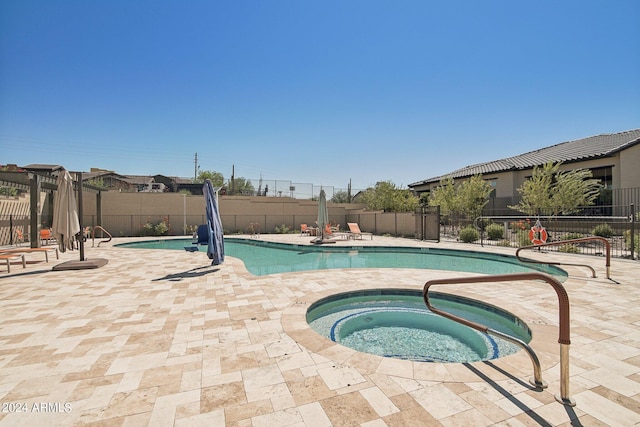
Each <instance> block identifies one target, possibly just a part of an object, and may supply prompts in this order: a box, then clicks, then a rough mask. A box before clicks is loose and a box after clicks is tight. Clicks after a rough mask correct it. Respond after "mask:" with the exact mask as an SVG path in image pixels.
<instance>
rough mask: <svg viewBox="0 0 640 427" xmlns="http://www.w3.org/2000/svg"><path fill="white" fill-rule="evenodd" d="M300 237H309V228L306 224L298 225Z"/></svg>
mask: <svg viewBox="0 0 640 427" xmlns="http://www.w3.org/2000/svg"><path fill="white" fill-rule="evenodd" d="M300 235H301V236H309V235H310V234H309V226H308V225H307V224H300Z"/></svg>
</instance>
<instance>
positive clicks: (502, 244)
mask: <svg viewBox="0 0 640 427" xmlns="http://www.w3.org/2000/svg"><path fill="white" fill-rule="evenodd" d="M497 246H504V247H506V248H509V247H511V242H510V241H509V240H507V239H504V240H500V241H499V242H498V244H497Z"/></svg>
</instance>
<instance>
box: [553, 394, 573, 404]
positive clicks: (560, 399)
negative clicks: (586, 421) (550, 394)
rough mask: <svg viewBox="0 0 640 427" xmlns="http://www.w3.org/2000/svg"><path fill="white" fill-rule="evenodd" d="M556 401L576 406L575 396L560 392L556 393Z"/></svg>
mask: <svg viewBox="0 0 640 427" xmlns="http://www.w3.org/2000/svg"><path fill="white" fill-rule="evenodd" d="M555 398H556V402H558V403H562V404H563V405H565V406H576V400H575V399H574V398H573V397H566V398H564V397H562V396H560V395H559V394H556V395H555Z"/></svg>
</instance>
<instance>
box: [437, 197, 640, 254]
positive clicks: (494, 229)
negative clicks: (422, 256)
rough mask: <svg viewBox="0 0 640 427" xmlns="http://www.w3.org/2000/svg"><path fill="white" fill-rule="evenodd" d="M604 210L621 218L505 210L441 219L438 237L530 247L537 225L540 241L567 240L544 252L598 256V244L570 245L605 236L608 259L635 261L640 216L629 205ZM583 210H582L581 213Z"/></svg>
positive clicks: (638, 250)
mask: <svg viewBox="0 0 640 427" xmlns="http://www.w3.org/2000/svg"><path fill="white" fill-rule="evenodd" d="M603 208H604V209H605V210H606V211H610V212H618V213H621V215H619V216H612V215H611V216H608V215H570V216H530V215H524V214H519V215H513V214H512V215H502V214H503V213H504V211H500V210H496V211H493V212H492V213H491V214H487V213H485V212H483V215H482V216H480V217H477V218H468V217H461V216H450V217H448V218H442V219H441V221H442V227H441V232H440V237H441V239H442V240H446V241H460V242H465V243H473V244H477V245H480V246H502V247H513V248H519V247H523V246H530V245H532V244H533V242H532V240H534V239H533V238H532V237H533V236H532V234H534V233H535V232H536V231H537V228H536V225H539V226H540V227H542V228H544V234H545V236H544V237H545V239H543V240H545V241H547V242H559V241H568V242H567V243H566V244H563V245H558V246H548V247H545V248H544V250H545V251H557V252H564V253H579V254H584V255H596V256H600V255H603V254H604V251H605V248H604V245H603V244H602V243H601V242H597V241H594V242H576V243H571V242H570V241H571V240H576V239H581V238H584V237H590V236H599V237H605V238H606V239H607V240H608V241H609V244H610V247H611V256H613V257H618V258H631V259H636V258H638V255H639V254H640V226H639V223H640V217H639V214H638V211H637V210H636V208H635V206H634V205H633V204H632V205H629V206H603ZM586 210H587V209H582V210H581V211H586ZM510 212H511V213H513V212H514V211H513V210H511V211H510ZM507 213H509V211H507ZM538 221H539V222H538ZM536 237H537V236H536ZM631 248H635V251H632V250H631Z"/></svg>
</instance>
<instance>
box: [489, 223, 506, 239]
mask: <svg viewBox="0 0 640 427" xmlns="http://www.w3.org/2000/svg"><path fill="white" fill-rule="evenodd" d="M486 231H487V236H489V239H491V240H500V239H504V227H503V226H502V225H500V224H489V225H487V229H486Z"/></svg>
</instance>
